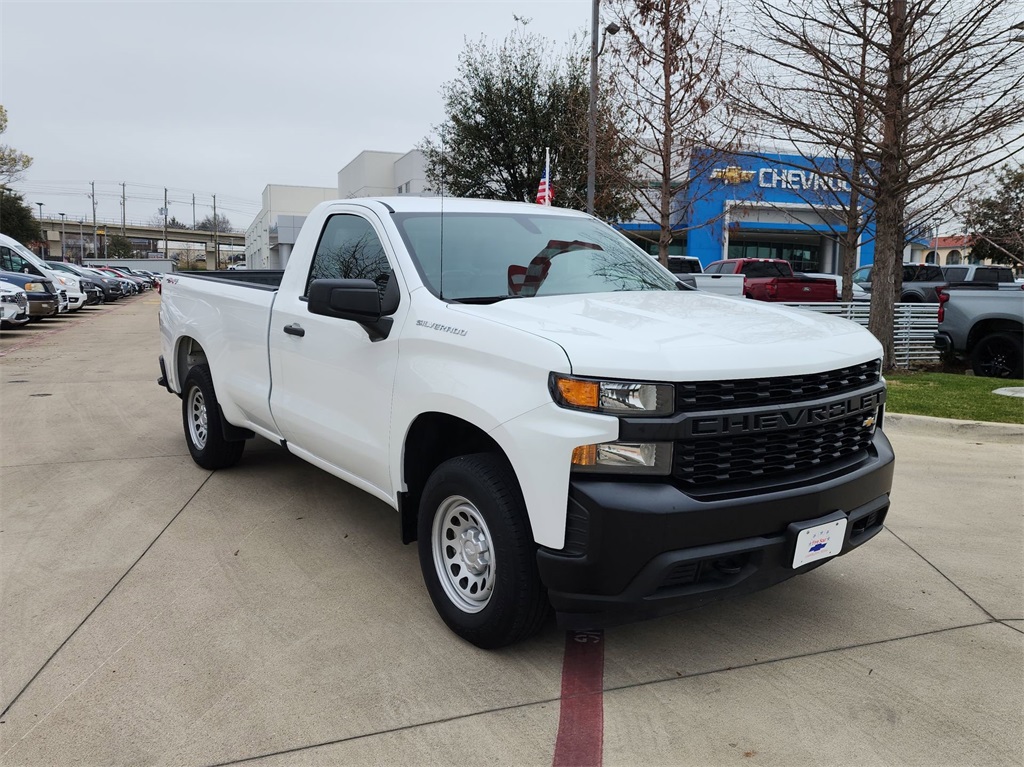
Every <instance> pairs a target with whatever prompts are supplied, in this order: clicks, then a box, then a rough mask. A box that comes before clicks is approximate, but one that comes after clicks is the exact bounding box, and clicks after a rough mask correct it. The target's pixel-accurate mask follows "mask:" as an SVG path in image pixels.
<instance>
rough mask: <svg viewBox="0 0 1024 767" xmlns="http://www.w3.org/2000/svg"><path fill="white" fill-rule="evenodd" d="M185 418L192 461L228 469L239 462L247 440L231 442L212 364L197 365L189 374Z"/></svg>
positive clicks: (184, 398) (183, 409)
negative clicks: (225, 428)
mask: <svg viewBox="0 0 1024 767" xmlns="http://www.w3.org/2000/svg"><path fill="white" fill-rule="evenodd" d="M181 419H182V425H183V426H184V428H185V443H186V444H187V445H188V452H189V453H191V455H192V460H193V461H195V462H196V463H197V464H199V465H200V466H202V467H203V468H204V469H211V470H213V469H226V468H227V467H229V466H234V465H235V464H236V463H238V459H239V458H241V457H242V452H243V451H244V450H245V441H244V440H239V441H228V440H226V439H224V431H223V429H222V428H221V423H220V405H219V404H218V403H217V394H216V392H214V390H213V379H212V378H211V377H210V368H209V366H208V365H196V366H195V367H194V368H192V369H191V370H189V371H188V375H187V376H185V386H184V387H183V388H182V397H181Z"/></svg>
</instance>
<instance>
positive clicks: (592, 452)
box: [572, 442, 672, 475]
mask: <svg viewBox="0 0 1024 767" xmlns="http://www.w3.org/2000/svg"><path fill="white" fill-rule="evenodd" d="M572 470H573V471H580V472H594V473H597V474H648V475H653V474H660V475H666V474H671V473H672V443H671V442H605V443H602V444H600V445H581V446H580V447H578V448H576V449H575V450H573V451H572Z"/></svg>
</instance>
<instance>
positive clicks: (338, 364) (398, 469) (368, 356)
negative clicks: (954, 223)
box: [159, 197, 894, 648]
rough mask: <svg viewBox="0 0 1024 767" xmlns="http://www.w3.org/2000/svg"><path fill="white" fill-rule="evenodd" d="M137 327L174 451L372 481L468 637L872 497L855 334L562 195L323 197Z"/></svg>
mask: <svg viewBox="0 0 1024 767" xmlns="http://www.w3.org/2000/svg"><path fill="white" fill-rule="evenodd" d="M160 331H161V345H162V355H161V357H160V360H159V362H160V369H161V375H160V378H159V383H160V384H161V385H162V386H164V387H165V388H166V389H167V390H168V391H169V392H171V393H173V394H176V395H178V396H179V397H180V398H181V413H182V421H183V428H184V434H185V441H186V444H187V446H188V449H189V451H190V453H191V455H192V457H193V459H194V460H195V462H196V463H197V464H199V466H201V467H203V468H205V469H224V468H227V467H229V466H231V465H233V464H235V463H236V462H237V461H239V460H240V458H241V457H242V454H243V450H244V448H245V444H246V440H247V439H249V438H252V437H254V436H255V435H259V436H260V437H264V438H266V439H269V440H272V441H273V442H275V443H277V444H279V445H282V446H283V447H284V448H286V449H287V450H288V451H290V452H291V453H293V454H295V455H296V456H299V457H301V458H303V459H305V460H306V461H309V462H310V463H312V464H314V465H315V466H318V467H319V468H321V469H323V470H324V471H326V472H328V473H330V474H332V475H334V476H336V477H340V478H341V479H343V480H346V481H347V482H350V483H351V484H353V485H355V486H356V487H358V488H361V489H363V490H365V491H366V492H368V493H370V494H372V495H373V496H376V497H377V498H379V499H381V500H382V501H383V502H384V503H385V504H386V505H388V506H390V507H392V508H394V509H395V510H396V511H397V514H396V521H397V522H398V524H396V533H397V535H396V537H399V536H400V538H401V540H402V541H403V542H405V543H411V542H413V541H416V542H417V545H418V553H419V560H420V565H421V570H422V576H423V579H424V583H425V585H426V590H427V592H428V594H429V596H430V598H431V600H432V602H433V604H434V606H435V607H436V609H437V612H438V613H439V615H440V617H441V618H442V619H443V621H444V622H445V623H446V624H447V625H448V626H449V627H450V628H451V629H452V630H453V631H454V632H455V633H456V634H458V635H459V636H461V637H463V638H465V639H466V640H468V641H469V642H472V643H474V644H476V645H478V646H480V647H486V648H490V647H498V646H501V645H505V644H509V643H512V642H515V641H517V640H520V639H523V638H524V637H527V636H529V635H530V634H532V633H534V632H536V631H537V630H538V629H539V628H540V626H541V625H542V623H543V621H544V620H545V618H546V616H547V615H548V614H549V612H550V608H551V606H553V607H554V610H555V613H556V615H557V617H558V619H559V621H560V622H561V625H563V626H565V627H568V628H577V629H581V628H595V627H600V626H607V625H611V624H613V623H620V622H624V621H629V620H635V619H639V618H647V617H653V616H656V615H661V614H664V613H668V612H672V611H676V610H680V609H683V608H689V607H696V606H699V605H703V604H705V603H708V602H711V601H713V600H716V599H719V598H722V597H726V596H729V595H736V594H743V593H747V592H751V591H755V590H757V589H761V588H764V587H767V586H770V585H772V584H774V583H778V582H780V581H783V580H786V579H787V578H790V577H791V576H794V575H798V574H801V573H805V572H807V571H808V570H811V569H813V568H816V567H818V566H819V565H821V564H823V563H825V562H826V561H828V560H829V559H831V558H833V557H835V556H839V555H843V554H846V553H847V552H849V551H851V550H852V549H854V548H856V547H858V546H860V545H862V544H863V543H865V542H866V541H868V540H869V539H871V538H872V536H874V535H875V534H876V533H878V532H879V530H881V529H882V524H883V522H884V521H885V517H886V513H887V511H888V509H889V491H890V486H891V483H892V474H893V466H894V457H893V452H892V449H891V447H890V445H889V442H888V440H887V439H886V437H885V435H884V434H883V432H882V428H881V427H882V423H883V418H884V403H885V382H884V380H883V378H882V376H881V370H882V367H881V366H882V360H881V349H880V346H879V344H878V342H877V341H875V339H874V338H873V337H872V336H871V335H870V334H869V333H868V332H867V331H865V330H863V329H862V328H860V327H859V326H858V325H856V324H854V323H852V322H849V321H846V320H843V319H840V318H836V317H831V316H825V315H818V314H813V313H810V312H803V311H798V310H794V309H789V308H787V307H782V306H773V305H768V304H759V303H756V302H751V301H742V300H738V299H736V298H728V297H725V296H718V295H714V294H711V293H707V292H704V291H699V290H693V289H691V288H689V287H687V286H685V285H683V284H681V283H680V282H679V281H678V280H677V279H676V277H675V276H674V275H673V274H672V273H671V272H669V271H668V270H666V269H664V268H663V267H661V266H660V265H659V264H658V263H656V262H655V261H653V259H651V258H650V256H648V255H647V254H646V253H644V252H643V251H642V250H641V249H640V248H638V247H637V246H636V245H634V244H632V243H631V242H629V240H627V239H626V238H625V237H623V236H622V235H621V234H619V233H618V232H616V231H615V230H614V229H612V228H611V227H609V226H607V225H605V224H603V223H601V222H599V221H598V220H596V219H595V218H593V217H591V216H588V215H585V214H583V213H578V212H574V211H568V210H559V209H557V208H551V207H547V206H537V205H530V204H525V203H507V202H495V201H483V200H459V199H451V198H449V199H438V198H420V197H397V198H381V199H351V200H338V201H333V202H325V203H322V204H320V205H318V206H317V207H316V208H314V209H313V211H312V212H311V213H310V215H309V216H308V218H307V219H306V221H305V224H304V225H303V227H302V230H301V232H300V234H299V236H298V238H297V239H296V242H295V244H294V247H293V250H292V253H291V257H290V259H289V260H288V263H287V266H286V268H285V269H284V271H283V272H267V271H260V270H246V271H225V272H218V273H214V274H210V273H207V272H204V273H194V274H192V273H178V274H172V275H167V276H166V277H165V278H164V281H163V295H162V300H161V308H160Z"/></svg>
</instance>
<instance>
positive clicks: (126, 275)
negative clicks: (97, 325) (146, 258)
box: [0, 234, 157, 330]
mask: <svg viewBox="0 0 1024 767" xmlns="http://www.w3.org/2000/svg"><path fill="white" fill-rule="evenodd" d="M156 282H157V279H156V278H155V277H154V276H153V275H151V274H150V273H148V272H146V273H143V272H139V271H137V270H136V271H133V270H131V269H120V268H117V269H115V268H112V267H96V268H90V267H83V266H76V265H75V264H66V263H63V262H57V261H44V260H43V259H41V258H40V257H39V256H37V255H36V254H35V253H33V252H32V251H31V250H29V249H28V248H26V247H25V246H24V245H22V244H21V243H20V242H18V241H17V240H14V239H12V238H10V237H7V236H6V235H2V234H0V304H2V308H3V311H2V313H0V327H2V328H3V329H5V330H9V329H12V328H16V327H20V326H22V325H26V324H28V323H29V322H32V321H38V320H42V319H44V318H46V317H53V316H55V315H58V314H61V313H64V312H74V311H78V310H79V309H81V308H82V307H83V306H90V305H92V304H98V303H101V302H106V301H116V300H118V299H120V298H123V297H124V296H128V295H135V294H138V293H141V292H143V291H145V290H151V289H152V288H153V286H154V285H155V284H156Z"/></svg>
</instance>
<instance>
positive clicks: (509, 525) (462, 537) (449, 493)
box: [418, 453, 548, 649]
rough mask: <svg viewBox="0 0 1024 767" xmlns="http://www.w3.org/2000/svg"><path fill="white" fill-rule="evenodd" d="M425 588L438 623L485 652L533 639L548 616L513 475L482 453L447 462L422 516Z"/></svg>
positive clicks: (430, 484)
mask: <svg viewBox="0 0 1024 767" xmlns="http://www.w3.org/2000/svg"><path fill="white" fill-rule="evenodd" d="M418 524H419V531H418V532H419V536H418V540H419V555H420V569H421V570H422V572H423V581H424V583H425V585H426V587H427V592H428V593H429V594H430V599H431V601H432V602H433V603H434V607H435V608H436V609H437V612H438V614H439V615H440V616H441V619H442V620H443V621H444V622H445V623H446V624H447V625H448V627H449V628H450V629H451V630H452V631H454V632H455V633H456V634H458V635H459V636H461V637H462V638H463V639H465V640H467V641H469V642H472V643H473V644H475V645H476V646H477V647H482V648H485V649H490V648H494V647H501V646H503V645H507V644H512V643H513V642H517V641H519V640H521V639H525V638H526V637H528V636H530V635H531V634H534V633H536V632H537V631H538V630H539V629H540V627H541V625H542V624H543V622H544V618H545V616H546V615H547V612H548V602H547V596H546V594H545V592H544V588H543V586H542V585H541V582H540V576H539V574H538V572H537V560H536V546H535V544H534V542H533V536H532V534H531V532H530V526H529V522H528V521H527V517H526V507H525V504H524V503H523V499H522V493H521V492H520V489H519V484H518V483H517V482H516V479H515V475H514V474H513V472H512V469H511V467H510V466H509V465H508V463H507V462H506V461H505V460H504V459H503V458H502V457H500V456H497V455H491V454H487V453H479V454H476V455H467V456H460V457H457V458H452V459H451V460H448V461H445V462H444V463H442V464H441V465H440V466H438V467H437V469H435V470H434V472H433V474H431V475H430V478H429V479H428V480H427V484H426V486H425V487H424V490H423V496H422V501H421V504H420V512H419V521H418Z"/></svg>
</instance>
